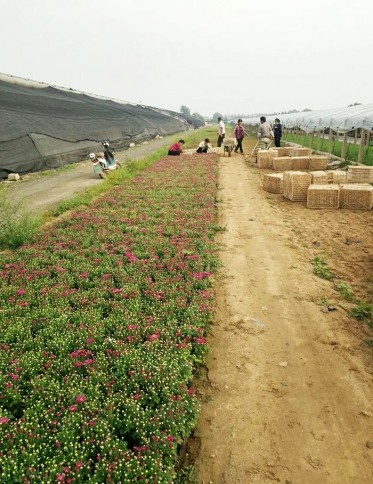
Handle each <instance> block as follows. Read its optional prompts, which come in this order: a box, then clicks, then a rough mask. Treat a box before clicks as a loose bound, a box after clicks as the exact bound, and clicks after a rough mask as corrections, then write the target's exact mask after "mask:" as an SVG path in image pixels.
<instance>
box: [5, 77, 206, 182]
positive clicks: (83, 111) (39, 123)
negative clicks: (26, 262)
mask: <svg viewBox="0 0 373 484" xmlns="http://www.w3.org/2000/svg"><path fill="white" fill-rule="evenodd" d="M202 124H203V123H201V121H199V120H197V119H194V118H191V117H190V118H189V119H186V118H185V117H183V115H182V114H181V113H174V112H172V111H164V110H160V109H157V108H151V107H148V106H143V105H139V104H132V103H128V102H124V101H118V100H114V99H109V98H103V97H99V96H94V95H88V94H86V93H83V92H79V91H74V90H72V89H65V88H58V87H54V86H50V85H48V84H43V83H36V82H34V81H27V80H24V79H20V78H16V77H11V76H5V75H0V178H6V177H7V176H8V174H9V173H13V172H16V173H20V174H23V173H29V172H36V171H40V170H45V169H49V168H57V167H59V166H61V165H62V164H65V163H72V162H77V161H81V160H82V159H84V158H85V157H86V156H87V154H88V153H89V152H90V151H96V150H98V149H99V148H101V144H100V143H99V142H100V141H101V140H103V139H108V140H110V141H111V143H112V146H113V147H114V148H115V149H119V148H121V149H123V148H128V146H129V144H130V143H131V142H136V143H138V142H141V141H144V140H148V139H152V138H155V137H156V136H164V135H169V134H173V133H177V132H180V131H185V130H188V129H190V128H193V127H199V126H201V125H202ZM101 149H102V148H101ZM101 149H100V151H101Z"/></svg>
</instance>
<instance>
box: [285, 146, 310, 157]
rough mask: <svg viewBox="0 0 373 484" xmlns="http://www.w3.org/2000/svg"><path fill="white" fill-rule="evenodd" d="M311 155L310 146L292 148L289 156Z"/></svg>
mask: <svg viewBox="0 0 373 484" xmlns="http://www.w3.org/2000/svg"><path fill="white" fill-rule="evenodd" d="M310 155H312V149H311V148H304V147H302V148H294V149H293V152H292V154H291V155H290V156H310Z"/></svg>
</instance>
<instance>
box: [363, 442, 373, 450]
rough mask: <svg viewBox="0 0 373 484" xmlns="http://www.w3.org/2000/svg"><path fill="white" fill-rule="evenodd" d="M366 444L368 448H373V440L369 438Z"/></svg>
mask: <svg viewBox="0 0 373 484" xmlns="http://www.w3.org/2000/svg"><path fill="white" fill-rule="evenodd" d="M365 445H366V446H367V447H368V449H373V440H368V442H367V443H366V444H365Z"/></svg>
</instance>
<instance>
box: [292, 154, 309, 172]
mask: <svg viewBox="0 0 373 484" xmlns="http://www.w3.org/2000/svg"><path fill="white" fill-rule="evenodd" d="M309 164H310V159H309V156H292V157H291V169H292V170H297V171H302V170H308V169H309Z"/></svg>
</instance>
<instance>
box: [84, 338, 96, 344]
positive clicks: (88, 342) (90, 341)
mask: <svg viewBox="0 0 373 484" xmlns="http://www.w3.org/2000/svg"><path fill="white" fill-rule="evenodd" d="M86 342H87V344H91V343H94V342H95V340H94V339H93V338H86Z"/></svg>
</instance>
